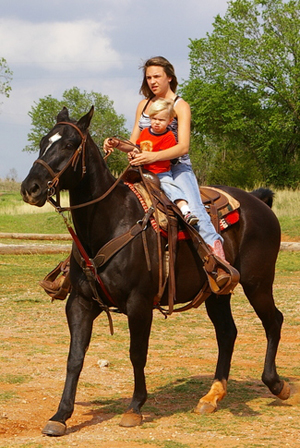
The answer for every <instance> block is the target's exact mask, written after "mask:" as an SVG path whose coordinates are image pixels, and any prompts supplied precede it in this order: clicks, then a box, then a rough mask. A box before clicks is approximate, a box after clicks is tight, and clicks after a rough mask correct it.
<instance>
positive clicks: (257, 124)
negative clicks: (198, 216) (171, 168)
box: [182, 0, 300, 188]
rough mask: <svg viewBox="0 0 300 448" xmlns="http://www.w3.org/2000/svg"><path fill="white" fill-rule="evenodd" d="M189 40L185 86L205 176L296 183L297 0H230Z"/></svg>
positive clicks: (299, 111) (299, 105)
mask: <svg viewBox="0 0 300 448" xmlns="http://www.w3.org/2000/svg"><path fill="white" fill-rule="evenodd" d="M228 5H229V6H228V10H227V12H226V14H225V16H224V18H222V17H220V16H217V17H216V19H215V22H214V24H213V28H214V30H213V32H212V33H211V34H210V35H207V37H206V38H203V39H197V40H192V41H191V43H190V55H189V58H190V63H191V72H190V78H189V80H188V81H187V82H186V83H185V84H184V85H183V87H182V94H183V96H184V98H185V99H186V100H187V101H188V102H189V103H190V105H191V108H192V116H193V136H192V138H193V141H194V142H196V143H194V145H197V151H198V152H200V153H201V154H202V156H201V159H203V158H204V160H206V159H207V154H209V156H210V157H211V161H210V163H209V164H208V165H205V170H206V173H205V178H206V180H207V182H208V183H212V182H215V183H226V184H230V185H235V186H239V187H242V188H252V187H253V186H254V185H255V184H257V183H261V182H262V181H263V182H264V183H265V184H268V185H274V186H275V187H278V188H282V187H285V186H288V187H291V188H296V187H297V185H298V184H299V174H300V158H299V149H300V132H299V126H300V83H299V73H300V35H299V27H300V2H299V1H298V0H290V1H289V2H284V1H283V0H274V1H273V0H272V1H270V0H261V1H260V0H236V1H230V2H229V4H228Z"/></svg>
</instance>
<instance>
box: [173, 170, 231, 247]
mask: <svg viewBox="0 0 300 448" xmlns="http://www.w3.org/2000/svg"><path fill="white" fill-rule="evenodd" d="M172 174H173V179H174V181H175V182H176V184H177V185H178V186H179V187H180V189H181V190H183V191H184V193H185V195H186V198H187V201H188V203H189V206H190V209H191V212H192V213H193V214H194V215H196V216H197V218H199V222H198V224H197V225H196V226H195V228H196V229H197V231H198V232H199V233H200V235H201V236H202V238H203V239H204V241H205V242H206V244H209V245H210V246H212V247H214V243H215V241H217V240H219V241H221V243H222V244H223V238H222V237H221V235H219V234H218V233H217V232H216V229H215V228H214V226H213V224H212V222H211V219H210V216H209V214H208V213H207V211H206V209H205V207H204V205H203V202H202V200H201V196H200V191H199V186H198V183H197V179H196V176H195V174H194V172H193V169H192V167H191V166H190V165H187V164H185V163H180V162H179V163H177V165H172Z"/></svg>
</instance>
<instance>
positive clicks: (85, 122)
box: [77, 106, 94, 132]
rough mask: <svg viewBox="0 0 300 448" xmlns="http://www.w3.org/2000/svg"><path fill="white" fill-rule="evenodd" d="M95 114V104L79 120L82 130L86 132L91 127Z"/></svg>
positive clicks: (78, 123)
mask: <svg viewBox="0 0 300 448" xmlns="http://www.w3.org/2000/svg"><path fill="white" fill-rule="evenodd" d="M93 115H94V106H92V107H91V109H90V111H89V112H88V113H87V114H86V115H84V116H83V117H81V118H80V120H79V121H78V122H77V126H78V127H79V129H80V130H81V131H83V132H85V131H86V130H87V129H88V128H89V126H90V123H91V119H92V117H93Z"/></svg>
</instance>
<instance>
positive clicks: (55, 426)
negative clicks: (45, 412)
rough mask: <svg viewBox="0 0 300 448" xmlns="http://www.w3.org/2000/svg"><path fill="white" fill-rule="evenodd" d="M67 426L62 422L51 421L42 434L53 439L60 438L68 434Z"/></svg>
mask: <svg viewBox="0 0 300 448" xmlns="http://www.w3.org/2000/svg"><path fill="white" fill-rule="evenodd" d="M66 430H67V425H66V424H65V423H61V422H55V421H54V420H49V421H48V423H47V425H46V426H45V428H44V429H43V430H42V434H45V435H46V436H52V437H60V436H64V435H65V434H66Z"/></svg>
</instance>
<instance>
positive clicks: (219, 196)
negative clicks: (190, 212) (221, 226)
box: [200, 187, 240, 219]
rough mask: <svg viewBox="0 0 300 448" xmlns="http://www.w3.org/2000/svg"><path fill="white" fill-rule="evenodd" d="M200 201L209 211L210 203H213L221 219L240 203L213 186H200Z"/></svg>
mask: <svg viewBox="0 0 300 448" xmlns="http://www.w3.org/2000/svg"><path fill="white" fill-rule="evenodd" d="M200 193H201V198H202V202H203V204H204V205H205V208H206V209H207V212H208V213H209V207H210V204H214V205H215V206H216V207H217V210H218V217H219V218H220V219H221V218H223V217H224V216H226V215H227V214H228V213H230V212H232V211H234V210H238V209H239V208H240V203H239V201H237V200H236V199H235V198H233V197H232V196H230V194H228V193H226V192H225V191H223V190H220V189H219V188H215V187H200Z"/></svg>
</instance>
